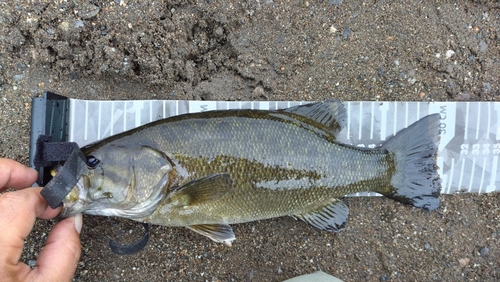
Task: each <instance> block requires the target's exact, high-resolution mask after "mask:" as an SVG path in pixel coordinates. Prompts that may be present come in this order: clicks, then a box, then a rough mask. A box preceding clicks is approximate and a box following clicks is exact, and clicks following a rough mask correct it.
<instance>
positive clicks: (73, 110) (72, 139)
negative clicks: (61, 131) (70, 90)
mask: <svg viewBox="0 0 500 282" xmlns="http://www.w3.org/2000/svg"><path fill="white" fill-rule="evenodd" d="M70 101H71V104H70V105H71V122H70V123H69V124H70V125H71V130H70V134H71V135H70V139H69V141H74V140H75V124H74V121H75V107H74V105H73V101H72V100H71V99H70Z"/></svg>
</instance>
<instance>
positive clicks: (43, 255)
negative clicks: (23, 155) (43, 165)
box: [0, 158, 82, 281]
mask: <svg viewBox="0 0 500 282" xmlns="http://www.w3.org/2000/svg"><path fill="white" fill-rule="evenodd" d="M36 178H37V172H36V171H35V170H33V169H30V168H28V167H25V166H23V165H22V164H20V163H18V162H15V161H13V160H9V159H2V158H0V192H1V191H3V190H5V189H6V188H4V187H9V188H16V189H21V188H24V187H27V186H30V185H31V184H33V183H34V182H35V180H36ZM40 190H41V188H29V189H22V190H18V191H14V192H8V193H4V194H2V195H0V277H1V278H0V280H2V281H71V279H72V278H73V275H74V273H75V270H76V265H77V264H78V260H79V259H80V253H81V245H80V237H79V233H80V230H81V228H82V216H81V215H77V216H75V217H70V218H66V219H64V220H62V221H61V222H59V223H58V224H57V225H56V226H55V227H54V228H53V229H52V231H51V232H50V234H49V237H48V238H47V241H46V245H45V247H44V248H43V249H42V251H41V252H40V254H39V256H38V259H37V260H36V265H35V267H34V268H33V269H30V267H29V266H28V265H26V264H24V263H21V262H20V261H19V259H20V258H21V253H22V250H23V245H24V239H25V238H26V237H28V235H29V233H30V232H31V229H32V228H33V225H34V224H35V220H36V218H37V217H38V218H41V219H50V218H53V217H55V216H56V215H57V214H59V212H60V208H58V209H55V210H54V209H51V208H50V207H48V206H47V203H46V202H45V200H44V199H43V198H42V196H41V195H40Z"/></svg>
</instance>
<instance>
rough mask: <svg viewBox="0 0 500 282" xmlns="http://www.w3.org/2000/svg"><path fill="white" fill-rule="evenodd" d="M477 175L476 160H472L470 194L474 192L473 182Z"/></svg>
mask: <svg viewBox="0 0 500 282" xmlns="http://www.w3.org/2000/svg"><path fill="white" fill-rule="evenodd" d="M475 173H476V158H472V169H471V171H470V181H469V188H468V189H467V191H468V192H469V193H470V192H471V190H472V182H473V181H474V174H475Z"/></svg>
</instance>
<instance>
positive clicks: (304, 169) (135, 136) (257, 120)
mask: <svg viewBox="0 0 500 282" xmlns="http://www.w3.org/2000/svg"><path fill="white" fill-rule="evenodd" d="M344 119H345V110H343V108H342V106H341V104H340V103H339V102H323V103H315V104H310V105H306V106H298V107H293V108H290V109H287V110H281V111H261V110H232V111H215V112H206V113H198V114H187V115H182V116H177V117H172V118H168V119H164V120H160V121H157V122H153V123H150V124H148V125H145V126H142V127H139V128H137V129H134V130H131V131H128V132H124V133H121V134H118V135H116V136H112V137H110V138H108V139H105V140H103V141H100V142H98V143H95V144H92V145H90V146H88V147H86V148H84V154H85V155H87V156H92V157H94V158H98V159H100V161H101V164H100V166H99V167H98V169H99V171H100V173H99V177H96V176H85V179H87V181H90V182H91V180H88V179H94V178H100V179H102V180H99V181H95V182H96V183H95V184H94V185H91V186H95V187H96V190H99V189H101V190H105V191H106V192H107V193H111V194H113V193H115V192H112V191H114V190H113V189H121V190H123V191H125V190H126V192H122V193H121V194H120V195H121V199H122V201H121V202H120V203H114V202H113V200H114V198H115V197H116V196H114V195H111V196H110V195H108V197H109V198H108V199H106V200H107V201H108V202H112V203H113V205H111V204H108V206H109V207H106V208H105V209H104V210H106V212H100V211H99V210H98V209H96V208H94V209H91V210H87V212H88V213H91V214H101V215H118V216H122V217H127V218H131V219H134V220H139V221H145V222H149V223H153V224H160V225H166V226H186V227H188V228H190V229H192V230H194V231H196V232H198V233H200V234H203V235H206V236H208V237H210V238H211V239H213V240H215V241H221V242H230V241H231V240H233V239H234V234H233V233H232V230H231V228H230V227H229V226H228V224H232V223H242V222H248V221H254V220H260V219H267V218H274V217H280V216H285V215H292V216H295V217H297V218H299V219H301V220H304V221H306V222H308V223H310V224H312V225H313V226H315V227H318V228H320V229H325V230H329V231H338V230H340V229H342V228H343V226H344V225H345V222H346V220H347V214H348V208H347V206H345V205H344V204H343V203H342V202H341V201H340V200H339V199H338V198H339V197H342V196H344V195H346V194H352V193H356V192H364V191H374V192H379V193H382V194H383V195H385V196H388V197H391V198H394V199H396V200H399V201H401V202H404V203H408V204H412V205H415V206H418V207H421V208H425V209H433V208H435V207H436V206H437V205H438V201H439V200H438V196H439V176H438V175H437V172H436V166H435V156H436V152H437V142H438V128H437V127H438V123H439V116H428V117H426V118H424V119H422V120H421V121H419V122H417V123H415V124H414V125H412V126H410V127H409V128H407V129H405V130H403V131H401V132H400V133H398V134H397V135H396V137H394V138H392V139H390V140H389V141H388V142H387V143H385V144H384V145H382V146H381V147H379V148H375V149H364V148H358V147H353V146H349V145H345V144H342V143H339V142H337V141H336V134H337V133H338V132H339V130H341V128H342V127H343V126H344V124H343V120H344ZM117 150H118V151H117ZM119 150H130V152H133V151H134V150H135V151H136V152H141V153H140V154H138V153H135V154H134V156H138V155H140V156H142V157H140V158H139V157H133V159H132V157H128V158H129V159H127V158H126V159H127V160H124V159H123V158H120V160H119V161H118V160H114V158H117V157H114V155H121V154H123V153H124V152H121V151H119ZM103 152H108V155H112V156H108V157H107V158H104V159H103ZM109 152H113V153H109ZM115 152H116V153H115ZM108 160H109V162H108ZM142 165H145V166H146V167H147V169H142V171H139V170H140V169H139V168H138V167H140V166H142ZM108 166H109V168H108V169H105V168H106V167H108ZM127 167H129V168H127ZM130 167H133V168H132V169H130ZM155 167H156V169H155ZM120 170H122V171H128V172H127V173H124V174H123V175H119V174H120ZM107 173H109V175H108V177H103V175H106V174H107ZM96 175H97V173H96ZM130 175H132V177H131V176H130ZM117 179H118V180H117ZM148 179H151V181H148ZM113 181H115V182H116V183H117V184H116V185H114V186H115V187H111V186H113V185H111V183H113ZM103 183H107V184H106V185H103ZM118 183H119V184H118ZM159 183H160V184H159ZM81 186H84V185H83V184H82V185H81ZM120 187H124V188H120ZM82 190H84V189H83V188H82V187H80V192H79V193H80V195H81V194H82ZM86 190H92V189H86ZM101 190H99V191H101ZM138 191H142V192H138ZM100 193H101V194H102V192H100ZM90 194H92V192H90ZM73 196H74V195H73ZM85 197H86V198H87V199H88V198H89V197H90V198H92V196H89V195H83V196H80V198H85ZM139 198H140V200H138V199H139ZM123 199H128V200H127V202H128V203H129V204H130V202H133V204H132V206H134V208H135V210H134V211H136V212H135V213H131V212H130V211H123V210H120V211H119V212H116V211H113V207H123V206H127V205H124V202H125V200H123ZM87 201H88V202H95V201H100V202H103V201H102V200H97V199H96V200H87ZM147 201H149V202H148V204H147V205H146V204H144V202H147ZM82 205H84V204H82ZM103 205H104V204H103ZM129 206H130V205H129ZM65 209H66V205H65ZM67 209H68V210H71V205H70V204H68V208H67ZM74 209H76V208H74ZM80 210H81V209H80ZM129 210H130V208H129ZM139 211H140V212H139ZM67 214H68V215H69V214H71V212H67Z"/></svg>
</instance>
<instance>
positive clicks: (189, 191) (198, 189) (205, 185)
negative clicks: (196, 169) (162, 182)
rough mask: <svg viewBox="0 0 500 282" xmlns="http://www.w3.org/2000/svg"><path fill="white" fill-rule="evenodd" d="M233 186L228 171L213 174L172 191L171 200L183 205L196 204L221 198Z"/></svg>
mask: <svg viewBox="0 0 500 282" xmlns="http://www.w3.org/2000/svg"><path fill="white" fill-rule="evenodd" d="M232 188H233V182H232V180H231V176H230V175H229V174H228V173H220V174H213V175H210V176H207V177H205V178H201V179H196V180H193V181H191V182H189V183H187V184H185V185H184V186H182V187H180V188H178V189H177V190H175V191H173V192H172V195H171V196H170V202H177V203H178V205H181V206H195V205H200V204H202V203H206V202H211V201H215V200H218V199H220V198H221V197H223V196H224V195H226V194H227V193H228V192H229V191H231V189H232Z"/></svg>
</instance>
